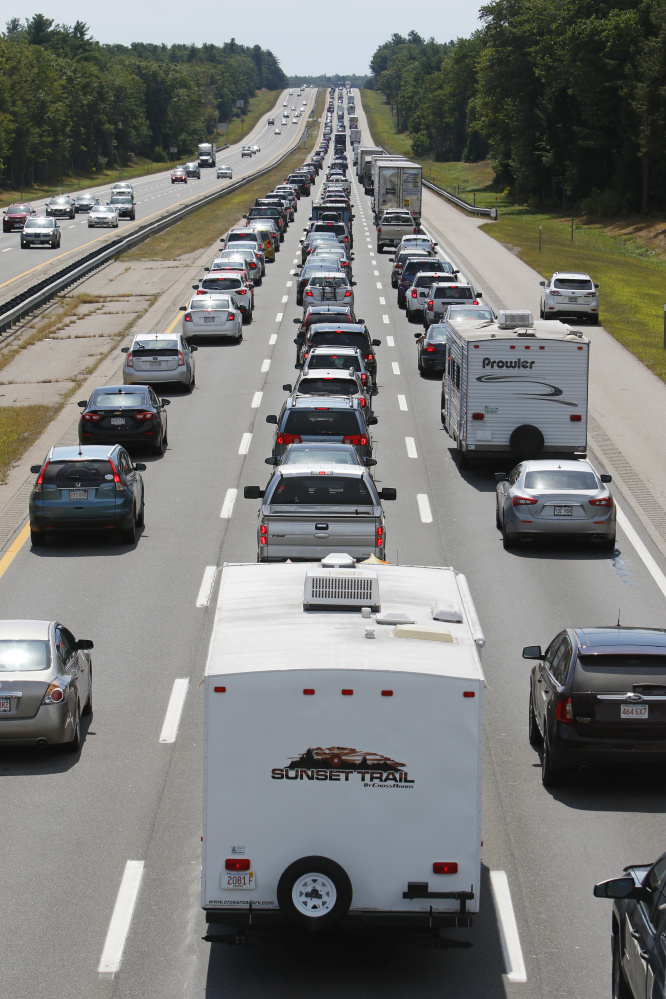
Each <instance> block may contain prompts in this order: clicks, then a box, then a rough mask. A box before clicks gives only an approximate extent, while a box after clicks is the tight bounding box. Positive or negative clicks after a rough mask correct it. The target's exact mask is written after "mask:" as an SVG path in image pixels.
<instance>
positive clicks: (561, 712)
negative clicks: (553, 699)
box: [555, 697, 573, 725]
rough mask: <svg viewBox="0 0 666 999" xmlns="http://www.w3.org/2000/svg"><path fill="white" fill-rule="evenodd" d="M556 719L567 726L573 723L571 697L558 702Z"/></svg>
mask: <svg viewBox="0 0 666 999" xmlns="http://www.w3.org/2000/svg"><path fill="white" fill-rule="evenodd" d="M555 717H556V718H557V720H558V721H559V722H564V724H565V725H571V723H572V722H573V711H572V710H571V698H570V697H563V698H562V700H560V701H558V702H557V708H556V709H555Z"/></svg>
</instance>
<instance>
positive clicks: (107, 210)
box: [96, 205, 116, 215]
mask: <svg viewBox="0 0 666 999" xmlns="http://www.w3.org/2000/svg"><path fill="white" fill-rule="evenodd" d="M96 210H97V211H98V212H101V213H102V215H115V214H116V210H115V208H114V207H113V205H98V207H97V209H96Z"/></svg>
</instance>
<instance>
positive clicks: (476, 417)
mask: <svg viewBox="0 0 666 999" xmlns="http://www.w3.org/2000/svg"><path fill="white" fill-rule="evenodd" d="M472 419H473V420H482V419H483V413H472Z"/></svg>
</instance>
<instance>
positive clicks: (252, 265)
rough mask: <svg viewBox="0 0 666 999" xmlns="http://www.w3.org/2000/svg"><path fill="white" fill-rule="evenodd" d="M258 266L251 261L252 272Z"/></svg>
mask: <svg viewBox="0 0 666 999" xmlns="http://www.w3.org/2000/svg"><path fill="white" fill-rule="evenodd" d="M256 266H257V265H256V264H253V263H252V261H250V270H254V268H255V267H256Z"/></svg>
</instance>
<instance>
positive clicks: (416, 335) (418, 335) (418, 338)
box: [414, 333, 423, 340]
mask: <svg viewBox="0 0 666 999" xmlns="http://www.w3.org/2000/svg"><path fill="white" fill-rule="evenodd" d="M414 336H415V337H416V339H417V340H420V339H421V337H422V336H423V333H415V334H414Z"/></svg>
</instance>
